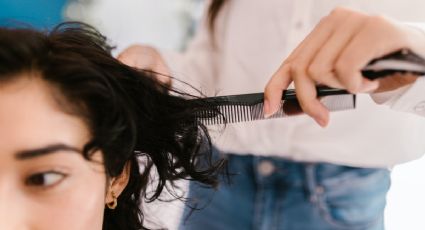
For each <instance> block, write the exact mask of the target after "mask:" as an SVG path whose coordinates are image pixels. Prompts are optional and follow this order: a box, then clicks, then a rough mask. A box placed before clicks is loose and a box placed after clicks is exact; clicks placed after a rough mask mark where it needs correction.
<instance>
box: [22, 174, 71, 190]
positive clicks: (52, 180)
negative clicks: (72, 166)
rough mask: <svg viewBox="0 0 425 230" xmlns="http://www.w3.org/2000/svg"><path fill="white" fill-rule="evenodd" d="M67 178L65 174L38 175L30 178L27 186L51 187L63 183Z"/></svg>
mask: <svg viewBox="0 0 425 230" xmlns="http://www.w3.org/2000/svg"><path fill="white" fill-rule="evenodd" d="M65 176H66V175H65V174H63V173H59V172H43V173H37V174H34V175H31V176H30V177H28V178H27V179H26V181H25V184H26V185H28V186H38V187H50V186H54V185H56V184H58V183H59V182H61V181H62V180H63V179H64V178H65Z"/></svg>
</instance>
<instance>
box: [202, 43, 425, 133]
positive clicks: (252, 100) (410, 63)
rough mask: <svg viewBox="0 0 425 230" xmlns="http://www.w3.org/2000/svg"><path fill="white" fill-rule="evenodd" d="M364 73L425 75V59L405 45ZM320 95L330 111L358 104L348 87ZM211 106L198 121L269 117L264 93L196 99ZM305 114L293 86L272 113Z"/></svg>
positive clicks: (322, 88) (321, 89)
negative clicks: (264, 107)
mask: <svg viewBox="0 0 425 230" xmlns="http://www.w3.org/2000/svg"><path fill="white" fill-rule="evenodd" d="M362 74H363V76H364V77H366V78H368V79H371V80H374V79H377V78H383V77H387V76H391V75H393V74H414V75H417V76H422V75H425V59H423V58H421V57H420V56H418V55H416V54H414V53H412V52H410V51H409V50H406V49H403V50H400V51H397V52H395V53H392V54H389V55H386V56H384V57H381V58H378V59H375V60H372V61H371V62H370V63H369V64H368V65H367V66H366V67H365V68H364V69H363V71H362ZM316 90H317V96H318V98H320V101H321V102H322V103H323V104H324V105H325V106H326V107H327V108H328V109H329V111H341V110H348V109H354V108H355V107H356V95H353V94H350V93H349V92H348V91H346V90H342V89H335V88H329V87H326V86H318V87H317V88H316ZM195 100H196V101H198V102H201V103H202V104H206V105H208V106H209V107H208V108H205V109H204V110H202V111H199V112H198V114H197V117H198V121H200V122H201V123H203V124H205V125H217V124H224V123H237V122H246V121H253V120H263V119H266V118H265V117H264V113H263V106H264V104H263V102H264V94H263V93H252V94H240V95H231V96H219V97H208V98H202V99H195ZM299 114H303V112H302V109H301V107H300V105H299V103H298V100H297V97H296V93H295V90H294V89H288V90H285V91H284V92H283V95H282V101H281V107H280V109H279V111H278V112H276V113H275V114H274V115H273V116H271V117H269V118H267V119H271V118H279V117H287V116H294V115H299Z"/></svg>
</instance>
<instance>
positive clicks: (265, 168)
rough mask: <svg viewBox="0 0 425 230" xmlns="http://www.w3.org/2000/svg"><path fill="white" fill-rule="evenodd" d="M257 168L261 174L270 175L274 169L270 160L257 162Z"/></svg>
mask: <svg viewBox="0 0 425 230" xmlns="http://www.w3.org/2000/svg"><path fill="white" fill-rule="evenodd" d="M257 170H258V173H259V174H260V175H261V176H270V175H271V174H272V173H273V172H274V171H275V166H274V164H273V163H272V162H271V161H269V160H265V161H262V162H260V164H258V166H257Z"/></svg>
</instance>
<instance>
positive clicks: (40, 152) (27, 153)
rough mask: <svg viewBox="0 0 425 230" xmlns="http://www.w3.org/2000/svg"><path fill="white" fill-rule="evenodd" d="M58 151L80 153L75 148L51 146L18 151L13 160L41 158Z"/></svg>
mask: <svg viewBox="0 0 425 230" xmlns="http://www.w3.org/2000/svg"><path fill="white" fill-rule="evenodd" d="M58 151H71V152H76V153H81V151H80V150H79V149H78V148H76V147H72V146H69V145H66V144H53V145H48V146H46V147H42V148H37V149H29V150H23V151H19V152H17V153H16V155H15V158H16V159H18V160H27V159H30V158H34V157H41V156H45V155H48V154H53V153H57V152H58Z"/></svg>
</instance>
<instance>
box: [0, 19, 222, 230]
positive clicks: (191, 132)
mask: <svg viewBox="0 0 425 230" xmlns="http://www.w3.org/2000/svg"><path fill="white" fill-rule="evenodd" d="M110 49H111V47H109V46H108V45H107V44H106V42H105V37H103V36H102V35H101V34H99V33H98V32H97V31H96V30H94V29H93V28H91V27H89V26H87V25H83V24H78V23H74V24H73V23H68V24H63V25H59V26H58V27H56V28H55V29H54V30H53V31H51V32H50V33H46V34H44V33H41V32H36V31H34V30H29V29H4V28H2V29H0V82H1V83H0V152H1V154H0V228H1V229H44V230H48V229H61V230H66V229H73V230H74V229H79V230H84V229H87V230H93V229H98V230H100V229H113V230H117V229H122V230H136V229H145V228H144V227H143V213H142V210H141V209H140V205H141V201H142V199H143V198H146V199H147V200H148V201H149V200H154V199H156V198H157V197H158V196H159V195H160V193H161V191H162V190H163V189H164V188H166V184H168V185H169V184H170V183H171V185H172V183H173V181H175V180H177V179H188V178H192V179H193V180H198V181H201V182H202V183H204V184H206V185H208V186H215V185H216V178H215V177H216V174H217V170H219V168H221V167H222V162H217V163H215V164H212V163H210V164H208V165H203V167H202V169H198V168H197V166H196V165H195V163H196V162H197V161H198V159H200V158H202V159H204V158H206V159H208V158H209V155H210V150H209V148H208V146H203V148H205V150H203V151H202V152H200V147H201V144H202V143H208V142H205V141H208V140H209V138H208V134H207V133H206V132H205V127H203V126H202V125H201V124H199V123H198V122H197V116H199V115H197V111H199V110H203V109H207V108H209V106H207V105H204V104H200V103H199V102H196V101H192V100H187V99H184V98H181V97H177V96H171V95H169V94H167V93H165V92H166V90H170V89H168V88H165V86H164V85H162V84H159V83H157V81H156V80H154V78H152V77H151V76H150V74H149V73H148V72H140V71H138V70H136V69H133V68H130V67H128V66H126V65H124V64H122V63H120V62H119V61H117V60H116V59H114V58H113V57H112V56H111V54H110V52H109V51H110ZM175 93H176V94H178V92H175ZM179 95H181V94H179ZM212 112H214V111H213V110H212ZM201 153H202V155H203V156H201ZM203 161H205V160H203ZM207 162H208V161H207ZM139 163H140V164H141V165H143V167H141V166H139ZM142 163H143V164H142ZM154 170H155V171H156V172H157V174H158V178H157V181H151V179H150V175H149V174H150V173H151V172H152V171H154ZM148 183H149V184H150V183H154V184H156V187H155V190H154V192H153V193H152V194H151V195H149V196H148V195H147V194H146V187H147V185H148Z"/></svg>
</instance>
